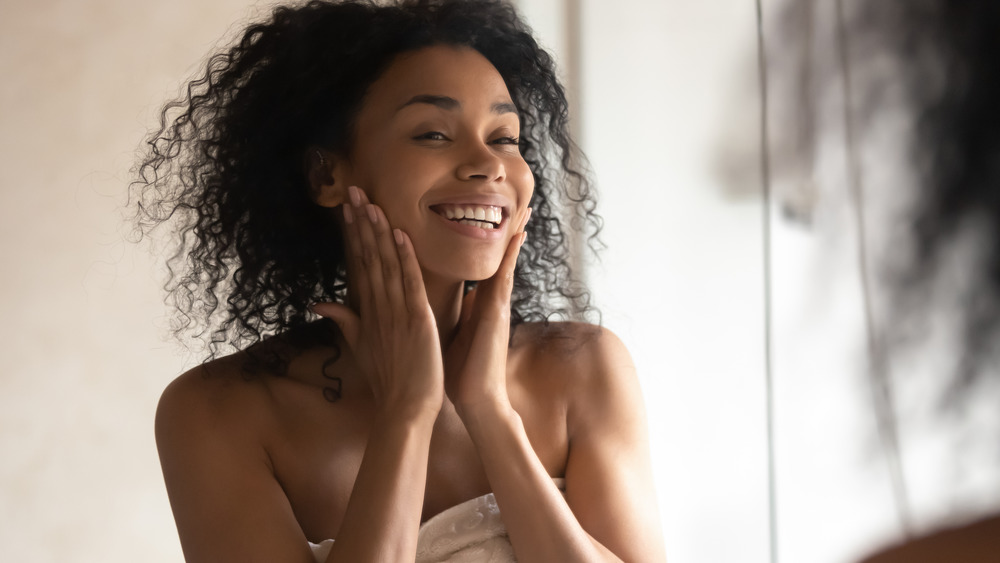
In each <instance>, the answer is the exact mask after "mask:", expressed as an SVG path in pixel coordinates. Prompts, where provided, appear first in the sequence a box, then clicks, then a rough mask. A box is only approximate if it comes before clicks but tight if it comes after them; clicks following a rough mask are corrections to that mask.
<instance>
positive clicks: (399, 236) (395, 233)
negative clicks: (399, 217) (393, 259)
mask: <svg viewBox="0 0 1000 563" xmlns="http://www.w3.org/2000/svg"><path fill="white" fill-rule="evenodd" d="M392 238H394V239H396V244H398V245H399V246H403V231H401V230H399V229H393V230H392Z"/></svg>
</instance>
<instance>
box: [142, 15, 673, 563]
mask: <svg viewBox="0 0 1000 563" xmlns="http://www.w3.org/2000/svg"><path fill="white" fill-rule="evenodd" d="M566 110H567V108H566V100H565V96H564V94H563V90H562V88H561V86H560V85H559V83H558V81H557V79H556V77H555V73H554V69H553V64H552V60H551V58H550V57H549V56H548V55H547V54H546V53H545V52H544V51H542V50H541V49H540V48H539V47H538V45H537V44H536V43H535V41H534V40H533V39H532V37H531V35H530V33H529V31H528V30H527V28H526V26H524V24H523V23H521V22H520V21H519V19H518V18H517V16H516V14H515V13H514V11H513V9H512V8H510V7H509V6H507V5H506V4H504V3H502V2H500V1H498V0H481V1H459V0H434V1H426V0H425V1H405V2H400V3H398V4H394V5H390V6H377V5H373V4H370V3H367V2H351V1H347V2H329V1H313V2H310V3H309V4H306V5H304V6H301V7H295V8H288V7H284V8H278V9H276V10H275V11H274V14H273V17H272V19H271V20H270V21H269V22H266V23H262V24H256V25H253V26H251V27H249V28H248V29H247V30H246V32H245V33H244V34H243V36H242V39H241V40H240V42H239V43H238V44H237V45H236V46H234V47H232V48H231V49H229V50H228V51H226V52H223V53H221V54H218V55H216V56H214V57H213V58H212V59H210V61H209V65H208V70H207V72H206V74H205V75H204V76H203V77H202V78H201V79H199V80H195V81H193V82H192V83H191V84H190V85H189V88H188V90H187V95H186V96H185V97H184V98H182V99H181V100H179V101H176V102H172V103H171V104H168V105H167V107H166V108H165V109H164V113H163V119H162V126H161V129H160V131H158V132H157V133H155V134H154V135H153V136H152V138H151V139H150V142H149V147H150V148H149V153H148V155H147V157H146V159H145V160H144V161H143V163H142V164H141V165H140V169H139V177H140V178H141V181H140V182H138V185H137V190H138V194H137V198H138V209H139V215H140V225H141V226H142V228H143V229H144V230H146V229H149V228H151V227H153V226H156V225H158V224H160V223H162V222H164V221H166V220H168V219H176V220H179V221H180V225H179V227H178V231H179V234H180V236H179V246H178V249H177V255H176V256H175V263H174V264H173V269H172V270H171V271H172V272H173V273H174V276H175V277H174V278H172V280H171V283H170V285H169V286H168V287H169V288H170V289H171V296H172V299H173V300H174V302H175V304H177V305H178V306H179V309H180V311H181V313H182V315H181V317H182V318H183V319H185V320H186V321H187V322H186V325H185V326H182V327H181V328H195V329H200V334H208V335H209V346H210V352H211V355H212V356H213V359H212V360H211V361H209V362H207V363H205V364H204V365H202V366H200V367H198V368H195V369H193V370H191V371H190V372H188V373H186V374H184V375H181V376H180V377H179V378H178V379H177V380H175V381H174V382H173V383H172V384H171V385H170V386H169V387H168V388H167V389H166V391H165V392H164V394H163V397H162V399H161V401H160V406H159V409H158V411H157V420H156V435H157V445H158V448H159V451H160V457H161V464H162V467H163V473H164V479H165V481H166V485H167V492H168V494H169V497H170V502H171V506H172V508H173V511H174V516H175V520H176V522H177V527H178V531H179V534H180V539H181V545H182V547H183V549H184V553H185V557H186V558H187V560H188V561H221V560H233V561H267V562H274V561H302V562H307V561H314V560H315V561H371V560H379V561H413V560H414V559H417V560H421V561H425V560H426V561H430V560H445V559H447V558H449V557H451V558H452V559H451V560H477V561H478V560H497V561H502V560H511V559H513V558H514V557H515V556H516V558H517V560H519V561H546V562H551V561H605V560H609V561H617V560H629V561H631V560H637V561H647V560H652V561H661V560H663V559H664V549H663V545H662V540H661V538H660V533H659V530H660V525H659V521H658V515H657V511H656V507H655V504H654V502H653V500H652V499H653V498H654V495H652V494H651V491H652V487H653V480H652V476H651V470H650V460H649V451H648V438H647V435H646V428H645V420H644V414H643V411H642V408H641V407H642V399H641V397H640V392H639V387H638V384H637V381H636V377H635V373H634V368H633V366H632V363H631V360H630V359H629V356H628V353H627V351H626V350H625V349H624V347H623V346H622V344H621V343H620V342H619V341H618V340H617V339H616V338H615V337H614V336H613V335H612V334H610V333H609V332H608V331H606V330H603V329H601V328H598V327H595V326H591V325H587V324H582V323H557V322H551V323H550V322H548V319H549V317H551V316H553V315H556V316H562V317H566V316H568V315H572V314H576V313H579V312H586V311H587V310H589V306H588V296H587V293H586V292H585V291H584V290H582V289H580V288H579V286H578V285H577V284H574V283H573V278H572V276H571V272H570V269H569V266H568V261H567V249H566V246H565V235H564V232H563V230H562V228H561V226H560V224H559V222H558V221H557V220H556V218H555V216H554V214H555V211H554V208H553V205H554V204H558V203H559V202H560V201H562V202H563V203H569V204H572V205H573V206H574V208H575V209H576V213H577V219H576V220H577V221H578V222H579V225H578V226H580V227H581V228H583V229H584V231H585V232H587V231H588V229H589V232H590V233H592V234H593V233H596V230H597V228H598V227H599V220H598V219H597V217H596V216H595V215H594V213H593V198H592V195H591V192H590V190H589V186H588V184H587V182H586V180H585V178H583V176H581V175H580V174H579V173H578V172H576V171H575V170H573V169H572V168H571V167H570V166H569V163H570V162H571V158H572V155H571V153H570V148H571V146H572V145H571V142H570V140H569V138H568V136H567V126H566V121H567V115H566V114H567V112H566ZM529 217H531V219H530V220H529ZM176 262H182V263H184V266H183V267H184V268H185V269H184V270H183V271H181V270H179V269H178V268H179V267H180V266H181V265H180V264H177V263H176ZM330 321H332V322H330ZM226 344H232V345H234V346H238V347H242V348H243V350H242V351H241V352H237V353H236V354H233V355H230V356H225V357H218V356H219V354H218V352H219V351H220V349H221V346H223V345H226ZM501 515H502V519H501ZM508 538H509V539H508Z"/></svg>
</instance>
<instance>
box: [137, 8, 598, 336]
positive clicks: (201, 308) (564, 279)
mask: <svg viewBox="0 0 1000 563" xmlns="http://www.w3.org/2000/svg"><path fill="white" fill-rule="evenodd" d="M442 44H443V45H454V46H464V47H471V48H472V49H475V50H477V51H478V52H480V53H481V54H482V55H484V56H485V57H486V58H487V59H488V60H489V61H490V62H491V63H492V64H493V65H494V66H495V67H496V69H497V70H498V71H499V73H500V75H501V76H502V77H503V79H504V81H505V82H506V85H507V88H508V90H509V91H510V94H511V96H512V98H513V101H514V104H515V105H516V106H517V109H518V112H519V116H520V120H521V125H522V128H521V136H520V151H521V154H522V155H523V157H524V159H525V160H526V161H527V163H528V165H529V167H530V168H531V171H532V173H533V175H534V180H535V191H534V195H533V196H532V199H531V202H530V205H531V207H532V208H533V214H532V220H531V222H530V224H529V225H528V226H527V228H526V230H527V231H528V233H529V237H528V239H527V242H526V244H525V246H524V247H523V248H522V250H521V255H520V257H519V259H518V267H517V270H516V274H515V281H514V289H513V295H512V314H511V318H512V323H513V326H516V325H517V324H519V323H521V322H525V321H548V320H549V319H550V318H553V317H555V318H573V317H577V316H579V315H582V314H586V313H590V312H592V311H593V308H592V307H591V305H590V298H589V293H588V292H587V290H586V288H585V287H584V286H583V285H582V284H581V283H580V282H578V281H577V278H575V277H574V275H573V274H574V272H572V271H571V266H570V249H569V244H568V242H569V238H568V237H567V232H566V231H565V230H564V228H563V226H562V225H561V222H560V220H559V217H558V216H557V212H558V210H559V209H561V208H568V209H570V210H571V211H572V213H571V214H569V215H570V217H571V219H570V220H569V225H570V226H571V227H572V228H574V229H575V230H576V231H577V232H581V233H583V235H584V236H583V237H581V240H587V241H588V242H590V243H591V244H590V246H591V247H594V246H596V244H594V243H595V241H596V238H595V237H596V236H597V233H598V231H599V230H600V227H601V221H600V218H599V217H598V216H597V215H596V214H595V211H594V209H595V197H594V193H593V189H592V187H591V185H590V183H589V180H588V179H587V177H586V175H585V174H583V173H582V172H581V171H580V170H579V169H578V168H577V167H576V166H575V164H574V163H578V162H583V161H582V157H581V156H580V155H579V153H578V151H577V149H576V147H575V145H573V143H572V141H571V140H570V137H569V134H568V106H567V101H566V96H565V93H564V90H563V88H562V86H561V85H560V83H559V81H558V79H557V77H556V73H555V69H554V64H553V60H552V57H551V56H550V55H549V54H548V53H546V52H545V51H544V50H543V49H542V48H540V47H539V45H538V44H537V43H536V41H535V40H534V38H533V37H532V35H531V32H530V30H529V29H528V27H527V26H526V25H525V24H524V23H523V22H522V21H521V20H520V19H519V18H518V16H517V14H516V13H515V11H514V9H513V8H512V7H511V6H509V5H508V4H506V3H505V2H502V1H500V0H401V1H398V2H394V3H391V4H376V3H374V2H371V1H364V0H343V1H332V0H313V1H311V2H308V3H306V4H304V5H301V6H295V7H278V8H276V9H274V11H273V13H272V16H271V18H270V20H269V21H266V22H263V23H256V24H253V25H250V26H249V27H248V28H247V29H246V30H245V32H244V33H243V34H242V36H241V38H240V39H239V40H238V42H237V43H236V44H235V45H233V46H231V47H229V48H228V49H226V50H224V51H222V52H219V53H217V54H214V55H212V56H211V57H210V58H209V59H208V63H207V68H206V69H205V71H204V73H203V74H202V75H200V76H199V77H198V78H196V79H194V80H192V81H191V82H190V83H188V84H187V88H186V91H185V93H184V94H183V95H182V96H180V97H179V98H177V99H175V100H173V101H171V102H169V103H167V104H166V106H165V107H164V108H163V110H162V113H161V115H160V126H159V129H158V130H157V131H155V132H154V133H152V134H151V135H150V136H149V138H148V139H147V141H146V144H145V146H146V149H145V151H144V153H143V156H142V158H141V160H140V162H139V163H138V164H137V168H136V173H135V175H136V180H135V181H134V182H133V184H132V186H131V192H130V198H131V201H132V204H133V205H134V208H135V210H136V217H135V219H136V225H137V231H138V236H139V237H140V238H141V237H142V236H145V235H147V234H148V233H149V232H150V231H151V230H152V229H154V228H155V227H158V226H160V225H161V224H164V223H169V224H171V225H172V226H173V227H174V237H173V244H174V245H175V246H174V247H173V253H172V256H171V258H170V259H169V262H168V266H169V270H170V277H169V279H168V281H167V283H166V290H167V292H168V302H169V303H170V304H171V305H173V306H175V307H176V309H177V311H178V313H179V315H178V317H177V319H178V322H177V323H176V324H175V327H174V328H175V333H176V334H178V335H180V334H182V333H189V332H192V333H194V334H195V335H196V336H198V337H201V338H204V339H205V340H206V346H207V348H208V352H209V355H210V356H215V355H216V354H217V353H218V352H219V351H220V349H221V348H222V347H224V346H231V347H233V348H243V347H246V346H248V345H252V344H254V343H257V342H259V341H261V340H262V339H263V338H265V337H267V336H269V335H274V334H295V333H308V332H309V331H298V330H296V329H300V328H303V327H305V326H306V325H307V324H308V323H309V322H310V321H312V320H314V319H315V318H316V317H315V316H314V315H313V314H312V313H310V312H309V311H308V306H309V305H310V304H311V303H314V302H318V301H330V300H336V301H343V300H344V299H345V290H346V272H345V257H344V246H343V240H342V236H341V233H340V230H339V227H338V226H337V224H336V222H335V221H334V220H332V218H331V215H330V213H329V210H328V209H325V208H322V207H320V206H319V205H317V204H316V203H314V202H313V200H312V199H311V197H310V188H309V184H308V181H307V178H306V169H305V164H304V163H305V153H306V151H307V150H308V149H309V148H310V147H317V146H319V147H324V148H326V149H329V150H331V151H334V152H337V153H339V154H348V153H349V149H350V147H351V144H352V140H353V134H354V132H353V127H354V121H355V118H356V116H357V114H358V112H359V110H360V107H361V105H362V103H363V100H364V96H365V92H366V90H367V88H368V87H369V85H371V84H372V83H373V82H374V81H375V80H376V79H377V78H378V77H379V76H380V75H381V74H382V72H383V71H384V70H385V69H386V68H387V67H388V66H389V64H390V63H391V62H392V61H393V60H394V58H395V57H397V56H398V55H399V54H401V53H404V52H409V51H413V50H417V49H420V48H423V47H427V46H431V45H442ZM470 283H471V282H470ZM467 285H468V284H467Z"/></svg>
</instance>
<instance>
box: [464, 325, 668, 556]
mask: <svg viewBox="0 0 1000 563" xmlns="http://www.w3.org/2000/svg"><path fill="white" fill-rule="evenodd" d="M584 349H586V350H588V352H592V353H586V354H577V355H576V359H575V360H573V361H572V365H573V366H574V367H576V368H577V369H576V371H577V373H575V374H574V376H573V377H574V385H573V386H572V387H573V389H575V391H573V393H574V396H572V397H571V398H570V408H569V412H568V413H567V426H568V432H569V439H570V451H569V458H568V460H567V467H566V496H565V498H564V497H563V496H562V495H561V494H560V493H559V491H558V490H557V489H556V487H555V486H554V485H553V484H552V480H551V479H550V478H549V476H548V474H547V473H546V472H545V469H544V467H542V464H541V462H540V461H539V460H538V457H537V456H536V455H535V453H534V450H533V449H532V447H531V444H530V443H529V441H528V438H527V435H526V434H525V432H524V427H523V425H522V424H521V419H520V417H519V416H518V415H517V413H516V412H514V410H513V409H512V408H509V404H507V405H502V406H498V407H496V408H483V406H482V405H480V407H479V408H477V409H470V410H469V411H468V412H466V414H465V416H464V417H463V420H465V422H466V427H467V428H468V430H469V433H470V435H471V436H472V438H473V441H474V442H475V443H476V445H477V448H478V450H479V452H480V456H481V457H482V460H483V464H484V466H485V468H486V473H487V476H488V477H489V480H490V485H491V486H492V487H493V490H494V494H495V495H496V498H497V503H498V505H499V506H500V509H501V512H502V514H503V515H504V522H505V524H506V525H507V529H508V534H509V535H510V538H511V543H512V544H513V545H514V549H515V551H516V553H517V555H518V560H519V561H522V562H530V561H619V560H624V561H664V560H665V555H664V547H663V542H662V537H661V530H660V522H659V516H658V514H657V509H656V505H655V501H653V499H654V498H655V496H654V495H653V494H651V493H652V491H653V479H652V471H651V468H650V459H649V447H648V438H647V433H646V424H645V417H644V413H643V409H642V404H643V403H642V397H641V394H640V391H639V386H638V383H637V381H636V378H635V370H634V367H633V366H632V362H631V359H630V358H629V356H628V352H627V351H626V350H625V348H624V346H623V345H622V344H621V342H620V341H618V339H617V338H615V337H614V335H612V334H611V333H610V332H607V331H602V332H601V333H600V335H599V336H597V337H596V338H595V339H594V340H593V342H588V343H587V344H586V348H581V350H584Z"/></svg>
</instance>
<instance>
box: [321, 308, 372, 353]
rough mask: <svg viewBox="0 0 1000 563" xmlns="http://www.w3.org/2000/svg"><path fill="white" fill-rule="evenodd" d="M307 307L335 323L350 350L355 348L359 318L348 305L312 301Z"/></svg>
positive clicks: (358, 331)
mask: <svg viewBox="0 0 1000 563" xmlns="http://www.w3.org/2000/svg"><path fill="white" fill-rule="evenodd" d="M309 309H310V310H312V312H313V313H316V314H317V315H319V316H321V317H325V318H327V319H330V320H331V321H333V322H335V323H337V326H338V327H340V332H341V334H343V335H344V340H346V341H347V345H348V346H350V347H351V350H356V349H357V343H358V334H359V333H360V331H361V318H360V317H358V315H357V313H355V312H354V311H352V310H351V308H350V307H347V306H346V305H342V304H340V303H313V304H312V305H310V307H309Z"/></svg>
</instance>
